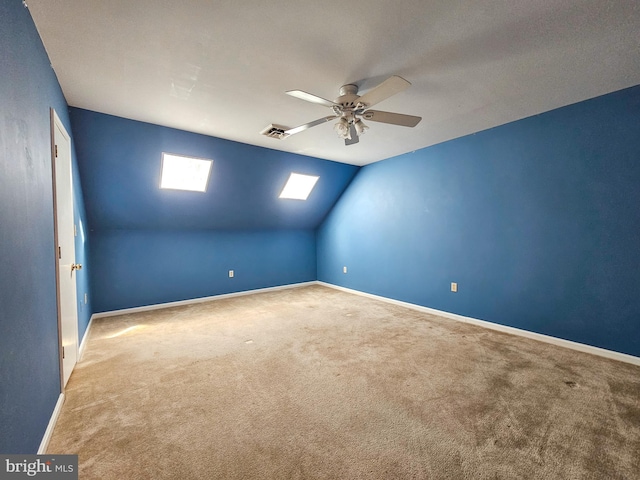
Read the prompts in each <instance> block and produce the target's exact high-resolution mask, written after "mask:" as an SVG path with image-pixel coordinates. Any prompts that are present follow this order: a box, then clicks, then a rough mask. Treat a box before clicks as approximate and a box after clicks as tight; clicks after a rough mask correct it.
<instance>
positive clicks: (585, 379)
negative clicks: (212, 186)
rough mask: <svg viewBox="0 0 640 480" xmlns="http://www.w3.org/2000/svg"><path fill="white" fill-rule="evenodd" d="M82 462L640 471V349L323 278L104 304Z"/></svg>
mask: <svg viewBox="0 0 640 480" xmlns="http://www.w3.org/2000/svg"><path fill="white" fill-rule="evenodd" d="M88 342H89V343H88V345H87V348H86V352H85V354H84V358H83V359H82V361H81V362H80V363H79V364H78V366H77V367H76V370H75V372H74V373H73V375H72V377H71V380H70V381H69V384H68V386H67V391H66V402H65V404H64V407H63V410H62V414H61V416H60V418H59V421H58V424H57V426H56V429H55V432H54V434H53V438H52V440H51V443H50V445H49V453H69V454H70V453H77V454H79V460H80V478H81V479H94V478H95V479H162V478H167V479H169V478H170V479H218V478H219V479H253V478H264V479H295V478H299V479H303V478H317V479H396V478H397V479H403V478H424V479H444V478H450V479H463V478H469V479H497V478H499V479H502V478H504V479H518V478H535V479H554V480H555V479H634V478H635V479H637V478H640V473H639V472H640V367H636V366H632V365H629V364H624V363H619V362H615V361H611V360H607V359H603V358H600V357H595V356H591V355H588V354H583V353H578V352H575V351H572V350H566V349H563V348H559V347H554V346H550V345H547V344H544V343H539V342H536V341H533V340H528V339H523V338H520V337H515V336H511V335H506V334H502V333H497V332H495V331H491V330H486V329H483V328H481V327H476V326H472V325H468V324H464V323H458V322H455V321H451V320H447V319H444V318H440V317H436V316H431V315H428V314H423V313H419V312H416V311H413V310H409V309H405V308H403V307H399V306H395V305H390V304H387V303H383V302H379V301H376V300H371V299H368V298H364V297H361V296H357V295H352V294H348V293H343V292H341V291H337V290H334V289H330V288H327V287H322V286H310V287H302V288H295V289H290V290H282V291H275V292H267V293H260V294H255V295H250V296H244V297H236V298H231V299H225V300H218V301H212V302H208V303H201V304H197V305H191V306H185V307H174V308H170V309H165V310H156V311H153V312H146V313H138V314H130V315H122V316H119V317H111V318H104V319H100V320H96V321H94V324H93V328H92V330H91V333H90V337H89V340H88Z"/></svg>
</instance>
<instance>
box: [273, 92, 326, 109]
mask: <svg viewBox="0 0 640 480" xmlns="http://www.w3.org/2000/svg"><path fill="white" fill-rule="evenodd" d="M284 93H286V94H287V95H291V96H292V97H296V98H299V99H300V100H306V101H307V102H311V103H317V104H318V105H324V106H325V107H333V106H334V105H336V104H335V103H333V102H332V101H331V100H327V99H326V98H322V97H319V96H317V95H313V94H312V93H307V92H303V91H302V90H289V91H287V92H284Z"/></svg>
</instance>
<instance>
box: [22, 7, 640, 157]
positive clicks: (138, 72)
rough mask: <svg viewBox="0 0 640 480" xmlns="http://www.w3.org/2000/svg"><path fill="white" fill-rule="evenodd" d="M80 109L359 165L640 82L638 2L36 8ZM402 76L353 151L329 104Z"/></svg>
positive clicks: (69, 91)
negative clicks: (395, 121) (316, 99)
mask: <svg viewBox="0 0 640 480" xmlns="http://www.w3.org/2000/svg"><path fill="white" fill-rule="evenodd" d="M28 5H29V9H30V11H31V13H32V15H33V18H34V20H35V23H36V26H37V28H38V31H39V32H40V35H41V37H42V40H43V42H44V44H45V47H46V49H47V52H48V53H49V56H50V58H51V62H52V64H53V68H54V69H55V71H56V73H57V76H58V79H59V80H60V83H61V85H62V89H63V91H64V94H65V96H66V98H67V101H68V103H69V104H70V105H72V106H75V107H81V108H86V109H89V110H94V111H98V112H104V113H108V114H113V115H117V116H121V117H126V118H131V119H135V120H141V121H145V122H151V123H156V124H160V125H166V126H169V127H174V128H179V129H183V130H188V131H193V132H198V133H203V134H207V135H213V136H216V137H221V138H226V139H230V140H235V141H238V142H243V143H249V144H253V145H259V146H263V147H268V148H274V149H278V150H285V151H288V152H294V153H300V154H304V155H311V156H314V157H319V158H326V159H331V160H337V161H340V162H345V163H351V164H355V165H364V164H367V163H371V162H374V161H377V160H381V159H384V158H389V157H392V156H395V155H399V154H402V153H405V152H409V151H413V150H416V149H419V148H422V147H426V146H429V145H433V144H436V143H440V142H443V141H445V140H449V139H452V138H456V137H460V136H462V135H466V134H469V133H473V132H477V131H480V130H484V129H487V128H490V127H493V126H496V125H501V124H504V123H507V122H510V121H513V120H517V119H520V118H524V117H528V116H531V115H535V114H538V113H541V112H544V111H547V110H551V109H553V108H557V107H560V106H564V105H568V104H571V103H575V102H578V101H581V100H585V99H587V98H592V97H595V96H598V95H602V94H605V93H609V92H612V91H615V90H619V89H622V88H625V87H630V86H633V85H637V84H640V54H639V51H640V33H639V32H640V2H638V0H615V1H613V0H597V1H596V0H563V1H557V0H502V1H497V0H432V1H428V2H427V1H425V0H401V1H398V0H395V1H387V0H352V1H347V2H345V1H344V0H322V1H318V0H316V1H306V0H299V1H278V2H262V1H258V0H243V1H226V0H217V1H207V0H181V1H179V2H178V1H175V0H136V1H131V0H108V1H106V0H28ZM393 74H397V75H400V76H402V77H404V78H406V79H407V80H409V81H410V82H411V83H412V84H413V85H412V86H411V87H410V88H409V89H408V90H406V91H404V92H402V93H400V94H398V95H396V96H393V97H391V98H389V99H387V100H385V101H384V102H381V103H380V104H378V105H377V106H376V107H375V108H376V109H380V110H387V111H392V112H398V113H406V114H410V115H417V116H421V117H423V120H422V122H421V123H420V124H419V125H418V126H417V127H415V128H405V127H398V126H394V125H386V124H381V123H373V122H371V123H370V127H371V128H370V130H369V131H368V132H367V133H366V134H365V135H364V136H362V137H361V140H360V143H359V144H356V145H352V146H349V147H346V146H345V145H344V143H343V141H342V140H341V139H340V138H338V136H337V135H336V134H335V132H334V131H333V128H332V124H331V123H327V124H323V125H320V126H317V127H314V128H313V129H310V130H307V131H304V132H302V133H299V134H297V135H294V136H291V137H289V138H287V139H285V140H276V139H272V138H267V137H264V136H261V135H260V131H261V130H262V129H263V128H264V127H266V126H267V125H268V124H270V123H276V124H282V125H286V126H289V127H293V126H296V125H299V124H303V123H306V122H309V121H311V120H315V119H317V118H320V117H323V116H326V115H329V114H331V112H330V110H329V109H327V108H326V107H322V106H319V105H314V104H311V103H307V102H304V101H301V100H299V99H296V98H292V97H290V96H288V95H285V93H284V92H285V91H286V90H291V89H300V90H305V91H307V92H311V93H314V94H316V95H319V96H321V97H324V98H329V99H334V98H336V97H337V96H338V89H339V87H340V86H341V85H343V84H346V83H356V84H357V85H359V87H360V93H363V92H364V91H366V90H367V89H370V88H372V87H374V86H375V85H377V84H378V83H380V82H381V81H382V80H384V79H385V78H387V77H388V76H390V75H393Z"/></svg>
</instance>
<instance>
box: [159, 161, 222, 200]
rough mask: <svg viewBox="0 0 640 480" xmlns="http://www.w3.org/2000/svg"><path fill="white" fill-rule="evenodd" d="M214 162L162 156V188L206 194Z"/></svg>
mask: <svg viewBox="0 0 640 480" xmlns="http://www.w3.org/2000/svg"><path fill="white" fill-rule="evenodd" d="M212 163H213V160H206V159H203V158H193V157H184V156H182V155H173V154H171V153H163V154H162V176H161V177H160V188H169V189H172V190H189V191H192V192H206V191H207V183H208V182H209V174H210V173H211V164H212Z"/></svg>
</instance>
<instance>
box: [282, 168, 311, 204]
mask: <svg viewBox="0 0 640 480" xmlns="http://www.w3.org/2000/svg"><path fill="white" fill-rule="evenodd" d="M318 178H320V177H316V176H313V175H302V174H300V173H292V174H291V175H289V180H287V183H286V185H285V186H284V188H283V189H282V193H281V194H280V198H291V199H293V200H306V199H307V197H308V196H309V194H310V193H311V190H313V187H314V186H315V184H316V182H317V181H318Z"/></svg>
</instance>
